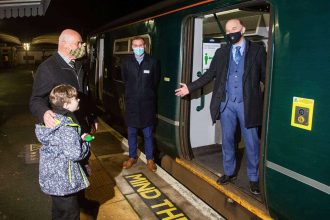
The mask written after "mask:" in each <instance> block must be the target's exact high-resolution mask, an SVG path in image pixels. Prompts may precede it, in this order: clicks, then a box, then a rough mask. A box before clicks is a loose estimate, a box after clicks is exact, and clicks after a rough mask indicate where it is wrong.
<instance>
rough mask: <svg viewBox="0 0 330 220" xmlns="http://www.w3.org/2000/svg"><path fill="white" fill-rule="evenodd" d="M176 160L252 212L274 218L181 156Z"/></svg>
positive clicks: (263, 216) (268, 219)
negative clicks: (199, 170)
mask: <svg viewBox="0 0 330 220" xmlns="http://www.w3.org/2000/svg"><path fill="white" fill-rule="evenodd" d="M175 161H176V162H177V163H178V164H180V165H181V166H183V167H184V168H186V169H187V170H189V171H191V172H192V173H193V174H195V175H196V176H198V177H199V178H201V179H202V180H204V181H205V182H207V183H209V184H210V185H211V186H213V187H214V188H216V189H218V190H219V191H221V192H222V193H223V194H225V195H226V196H228V197H229V198H230V199H232V200H233V201H235V202H236V203H238V204H240V205H241V206H242V207H244V208H246V209H247V210H249V211H250V212H252V213H253V214H255V215H256V216H258V217H259V218H261V219H264V220H271V219H272V218H271V217H270V216H269V215H268V213H266V212H264V211H263V210H261V209H259V208H257V207H255V206H253V205H251V203H249V202H248V201H247V200H246V199H243V198H241V197H240V196H238V195H236V194H235V193H232V192H229V191H228V190H226V189H225V188H224V187H223V186H221V185H219V184H217V183H216V182H215V181H214V180H212V179H211V178H209V177H207V176H206V175H204V174H202V173H200V172H198V171H197V170H196V169H195V168H194V167H192V166H190V165H189V164H187V163H186V162H184V161H183V160H181V159H179V158H176V159H175Z"/></svg>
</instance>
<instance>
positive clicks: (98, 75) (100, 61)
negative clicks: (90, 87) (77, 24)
mask: <svg viewBox="0 0 330 220" xmlns="http://www.w3.org/2000/svg"><path fill="white" fill-rule="evenodd" d="M103 74H104V38H98V39H97V60H96V68H95V82H96V97H97V101H98V102H100V103H103V77H104V76H103Z"/></svg>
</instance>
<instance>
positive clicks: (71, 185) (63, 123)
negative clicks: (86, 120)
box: [35, 85, 89, 220]
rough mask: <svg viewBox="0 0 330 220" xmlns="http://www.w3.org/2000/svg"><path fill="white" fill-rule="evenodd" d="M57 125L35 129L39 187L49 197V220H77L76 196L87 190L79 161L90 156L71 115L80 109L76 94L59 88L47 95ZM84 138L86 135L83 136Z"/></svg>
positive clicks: (65, 87) (63, 87) (37, 126)
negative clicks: (38, 155) (50, 208)
mask: <svg viewBox="0 0 330 220" xmlns="http://www.w3.org/2000/svg"><path fill="white" fill-rule="evenodd" d="M49 101H50V104H51V107H52V110H53V111H54V112H55V114H56V117H55V118H56V122H57V125H56V127H55V128H47V127H45V126H44V125H39V124H38V125H36V129H35V132H36V136H37V138H38V140H39V141H40V142H41V143H42V147H41V148H40V162H39V184H40V187H41V190H42V191H43V192H44V193H46V194H48V195H51V197H52V203H53V204H52V219H53V220H54V219H61V220H64V219H70V220H71V219H79V215H80V214H79V204H78V192H79V191H81V190H83V189H85V188H87V187H88V186H89V181H88V179H87V177H86V174H85V172H84V171H83V169H82V167H81V165H80V163H79V161H81V160H82V159H84V158H85V157H86V156H87V154H88V153H89V143H88V142H87V141H84V140H82V138H81V136H80V126H79V125H78V124H77V123H76V120H75V117H74V115H73V112H74V111H76V110H78V109H79V99H78V98H77V91H76V89H75V88H74V87H72V86H70V85H59V86H56V87H55V88H53V90H52V91H51V92H50V95H49ZM84 135H85V134H84Z"/></svg>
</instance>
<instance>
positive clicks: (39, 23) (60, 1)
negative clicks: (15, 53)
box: [0, 0, 166, 42]
mask: <svg viewBox="0 0 330 220" xmlns="http://www.w3.org/2000/svg"><path fill="white" fill-rule="evenodd" d="M161 1H166V0H52V1H51V2H50V4H49V7H48V9H47V11H46V14H45V15H44V16H37V17H24V18H19V17H17V18H10V19H2V20H0V32H2V33H7V34H12V35H15V36H17V37H19V38H20V40H21V41H22V42H23V41H26V42H29V41H31V40H32V38H34V37H37V36H40V35H42V34H48V33H55V32H58V33H59V32H61V31H62V30H63V29H65V28H72V29H75V30H77V31H78V32H80V33H81V34H82V35H83V36H85V35H86V34H88V32H90V31H92V30H94V29H96V28H98V27H100V26H102V25H104V24H107V23H109V22H111V21H113V20H116V19H118V18H120V17H123V16H125V15H128V14H130V13H134V12H136V11H139V10H142V9H144V8H146V7H148V6H151V5H154V4H156V3H158V2H161Z"/></svg>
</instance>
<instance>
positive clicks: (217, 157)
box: [193, 142, 261, 201]
mask: <svg viewBox="0 0 330 220" xmlns="http://www.w3.org/2000/svg"><path fill="white" fill-rule="evenodd" d="M193 153H194V157H195V161H196V162H197V163H198V164H199V165H201V166H202V167H204V168H206V169H208V170H210V171H211V172H213V173H215V174H216V175H218V176H221V175H222V174H223V173H224V171H223V165H222V163H223V157H222V151H221V145H209V146H202V147H197V148H194V149H193ZM236 158H237V159H236V166H237V167H236V173H237V179H236V180H234V181H233V185H234V186H236V187H237V188H239V189H240V190H241V191H243V192H245V193H247V194H249V195H250V196H253V197H254V198H256V199H257V200H259V201H261V197H260V196H259V195H257V196H256V195H252V194H251V193H250V189H249V180H248V177H247V170H246V163H247V161H246V155H245V148H244V144H243V143H242V142H241V143H240V144H239V146H238V148H237V149H236Z"/></svg>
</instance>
